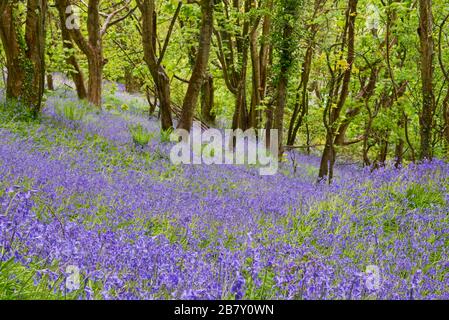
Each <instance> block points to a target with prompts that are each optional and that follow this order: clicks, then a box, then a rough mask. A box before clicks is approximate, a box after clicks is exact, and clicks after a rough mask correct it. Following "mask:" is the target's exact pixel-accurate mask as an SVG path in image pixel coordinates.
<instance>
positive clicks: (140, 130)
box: [129, 124, 153, 147]
mask: <svg viewBox="0 0 449 320" xmlns="http://www.w3.org/2000/svg"><path fill="white" fill-rule="evenodd" d="M129 131H130V133H131V136H132V138H133V141H134V143H135V144H136V145H137V146H141V147H144V146H146V145H147V144H148V143H149V142H150V140H151V139H152V138H153V134H152V133H150V132H149V131H148V130H147V129H146V128H145V127H144V126H142V125H141V124H137V125H134V126H131V127H130V128H129Z"/></svg>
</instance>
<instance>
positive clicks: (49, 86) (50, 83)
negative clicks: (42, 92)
mask: <svg viewBox="0 0 449 320" xmlns="http://www.w3.org/2000/svg"><path fill="white" fill-rule="evenodd" d="M47 89H48V90H50V91H54V90H55V84H54V82H53V75H52V74H51V73H47Z"/></svg>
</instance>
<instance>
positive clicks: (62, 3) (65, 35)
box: [56, 0, 87, 100]
mask: <svg viewBox="0 0 449 320" xmlns="http://www.w3.org/2000/svg"><path fill="white" fill-rule="evenodd" d="M68 5H69V4H68V1H67V0H57V1H56V7H57V9H58V13H59V21H60V27H61V35H62V41H63V47H64V49H66V51H67V52H70V54H69V55H68V56H66V63H67V64H68V65H70V66H71V67H72V69H73V70H71V71H70V72H69V76H70V77H71V78H72V81H73V83H74V84H75V88H76V93H77V95H78V98H79V99H80V100H83V99H86V98H87V89H86V85H85V80H84V74H83V71H82V70H81V68H80V66H79V64H78V60H77V59H76V56H75V54H74V52H73V50H74V46H73V41H72V38H71V36H70V32H69V30H68V29H67V26H66V19H67V16H66V9H67V6H68Z"/></svg>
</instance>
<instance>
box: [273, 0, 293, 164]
mask: <svg viewBox="0 0 449 320" xmlns="http://www.w3.org/2000/svg"><path fill="white" fill-rule="evenodd" d="M284 2H285V3H283V4H282V5H283V6H284V8H283V10H284V11H283V12H282V15H283V16H282V19H283V22H282V24H283V25H282V40H281V48H280V61H279V64H280V72H279V83H278V87H277V106H276V110H275V114H274V128H275V129H277V130H278V138H279V140H278V148H279V158H281V157H282V155H283V153H284V148H283V145H284V113H285V111H284V110H285V106H286V105H287V95H288V77H289V72H290V69H291V66H292V60H293V58H294V57H293V52H294V50H295V47H294V46H295V41H294V40H293V34H294V25H293V21H292V20H294V19H295V17H296V16H297V12H298V7H297V3H295V2H292V1H284Z"/></svg>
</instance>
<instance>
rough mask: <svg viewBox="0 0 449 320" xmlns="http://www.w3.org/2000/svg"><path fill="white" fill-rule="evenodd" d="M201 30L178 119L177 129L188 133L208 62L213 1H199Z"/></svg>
mask: <svg viewBox="0 0 449 320" xmlns="http://www.w3.org/2000/svg"><path fill="white" fill-rule="evenodd" d="M201 12H202V21H201V30H200V41H199V46H198V51H197V56H196V60H195V65H194V67H193V71H192V76H191V78H190V81H189V86H188V88H187V92H186V95H185V97H184V102H183V105H182V113H181V118H180V119H179V124H178V128H180V129H185V130H187V131H190V129H191V127H192V124H193V115H194V113H195V107H196V104H197V102H198V96H199V93H200V90H201V86H202V84H203V80H204V78H205V73H206V71H207V65H208V62H209V54H210V44H211V38H212V30H213V20H214V0H202V1H201Z"/></svg>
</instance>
